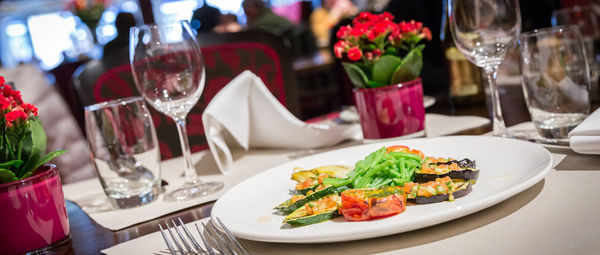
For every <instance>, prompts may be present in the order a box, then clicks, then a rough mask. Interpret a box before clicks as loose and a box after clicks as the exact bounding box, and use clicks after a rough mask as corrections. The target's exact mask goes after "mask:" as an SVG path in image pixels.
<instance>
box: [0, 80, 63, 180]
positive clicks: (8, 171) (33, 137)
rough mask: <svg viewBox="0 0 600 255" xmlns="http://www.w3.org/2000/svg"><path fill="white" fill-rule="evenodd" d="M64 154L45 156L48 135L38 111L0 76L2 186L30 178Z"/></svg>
mask: <svg viewBox="0 0 600 255" xmlns="http://www.w3.org/2000/svg"><path fill="white" fill-rule="evenodd" d="M64 152H65V151H64V150H56V151H52V152H50V153H48V154H45V153H46V132H44V128H42V123H41V122H40V120H39V118H38V117H37V108H36V107H35V106H34V105H32V104H28V103H25V102H23V100H22V99H21V93H20V92H19V91H17V90H13V89H12V88H11V87H10V86H9V85H8V84H5V83H4V77H2V76H0V183H7V182H12V181H16V180H20V179H24V178H27V177H29V176H31V175H33V174H34V171H35V170H36V169H38V168H39V167H40V166H41V165H43V164H44V163H46V162H48V161H49V160H51V159H53V158H54V157H56V156H58V155H60V154H62V153H64ZM44 154H45V155H44Z"/></svg>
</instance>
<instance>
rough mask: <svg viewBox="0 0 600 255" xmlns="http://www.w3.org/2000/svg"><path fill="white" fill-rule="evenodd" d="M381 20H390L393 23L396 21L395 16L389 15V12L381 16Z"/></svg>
mask: <svg viewBox="0 0 600 255" xmlns="http://www.w3.org/2000/svg"><path fill="white" fill-rule="evenodd" d="M379 18H380V19H381V20H388V21H392V20H394V15H392V14H391V13H389V12H384V13H382V14H380V15H379Z"/></svg>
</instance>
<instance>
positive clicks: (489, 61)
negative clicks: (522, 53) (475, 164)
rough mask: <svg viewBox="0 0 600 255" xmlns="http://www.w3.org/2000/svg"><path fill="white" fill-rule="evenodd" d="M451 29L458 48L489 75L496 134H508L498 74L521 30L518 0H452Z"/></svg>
mask: <svg viewBox="0 0 600 255" xmlns="http://www.w3.org/2000/svg"><path fill="white" fill-rule="evenodd" d="M448 1H449V4H448V6H449V7H450V9H449V10H448V12H449V17H450V31H451V33H452V37H453V38H454V42H455V44H456V47H457V48H458V49H459V50H460V51H461V52H462V53H463V54H464V55H465V56H466V57H467V59H469V61H471V62H473V63H474V64H475V65H477V66H479V67H481V68H483V69H484V70H485V73H486V75H487V79H488V84H489V90H490V92H491V102H492V116H493V118H492V125H493V131H492V134H493V135H494V136H502V137H508V136H509V134H508V132H507V131H506V126H505V125H504V118H503V117H502V109H501V108H500V99H499V97H498V85H497V83H496V75H497V70H498V66H499V65H500V63H501V62H502V60H504V57H505V56H506V54H507V53H508V52H510V51H511V50H512V49H513V48H514V47H515V46H516V45H517V39H518V36H519V33H520V32H521V12H520V10H519V2H518V0H448Z"/></svg>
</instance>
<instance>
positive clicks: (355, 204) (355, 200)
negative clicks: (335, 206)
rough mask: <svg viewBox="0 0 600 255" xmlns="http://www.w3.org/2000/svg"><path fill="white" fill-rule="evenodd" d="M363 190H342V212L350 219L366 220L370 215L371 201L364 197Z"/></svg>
mask: <svg viewBox="0 0 600 255" xmlns="http://www.w3.org/2000/svg"><path fill="white" fill-rule="evenodd" d="M363 195H364V193H363V192H362V191H361V190H347V191H344V192H342V194H341V197H342V208H341V209H340V212H341V214H342V215H344V218H346V220H348V221H365V220H368V219H369V218H370V217H369V203H368V201H366V200H365V199H363V198H362V196H363Z"/></svg>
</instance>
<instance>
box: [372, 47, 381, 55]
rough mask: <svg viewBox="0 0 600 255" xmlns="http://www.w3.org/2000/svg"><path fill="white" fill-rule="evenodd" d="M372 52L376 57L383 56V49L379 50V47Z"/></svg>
mask: <svg viewBox="0 0 600 255" xmlns="http://www.w3.org/2000/svg"><path fill="white" fill-rule="evenodd" d="M372 52H373V55H374V56H375V57H379V56H381V50H379V49H374V50H373V51H372Z"/></svg>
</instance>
